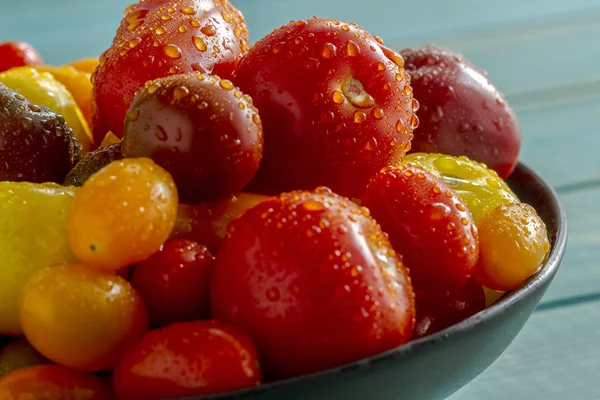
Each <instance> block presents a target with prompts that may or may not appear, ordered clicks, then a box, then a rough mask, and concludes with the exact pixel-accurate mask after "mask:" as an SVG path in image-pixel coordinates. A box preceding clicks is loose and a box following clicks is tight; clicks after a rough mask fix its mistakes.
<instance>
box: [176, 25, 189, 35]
mask: <svg viewBox="0 0 600 400" xmlns="http://www.w3.org/2000/svg"><path fill="white" fill-rule="evenodd" d="M177 30H178V31H179V32H180V33H185V32H186V31H187V28H186V27H185V25H181V26H180V27H179V28H178V29H177Z"/></svg>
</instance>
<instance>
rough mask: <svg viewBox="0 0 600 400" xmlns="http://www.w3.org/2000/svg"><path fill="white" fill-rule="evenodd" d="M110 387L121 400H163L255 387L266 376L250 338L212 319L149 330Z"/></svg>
mask: <svg viewBox="0 0 600 400" xmlns="http://www.w3.org/2000/svg"><path fill="white" fill-rule="evenodd" d="M112 382H113V389H114V391H115V393H116V395H117V398H119V399H121V400H159V399H164V398H178V397H185V396H201V395H206V394H216V393H222V392H229V391H234V390H238V389H243V388H248V387H253V386H257V385H259V384H260V383H262V375H261V371H260V368H259V366H258V354H257V352H256V349H255V346H254V344H253V343H252V341H251V340H250V338H249V337H248V336H246V335H245V334H243V333H242V332H240V331H238V330H237V329H235V328H232V327H230V326H227V325H225V324H223V323H221V322H218V321H215V320H210V321H194V322H183V323H176V324H173V325H170V326H168V327H166V328H161V329H157V330H154V331H150V332H149V333H147V334H146V336H144V337H143V338H142V340H141V341H140V342H138V343H137V344H136V345H134V346H133V347H131V348H130V349H129V351H127V353H125V355H124V356H123V358H122V359H121V361H120V362H119V364H118V365H117V366H116V368H115V371H114V374H113V380H112Z"/></svg>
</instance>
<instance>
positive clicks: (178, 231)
mask: <svg viewBox="0 0 600 400" xmlns="http://www.w3.org/2000/svg"><path fill="white" fill-rule="evenodd" d="M266 198H267V197H266V196H261V195H258V194H252V193H236V194H233V195H231V196H228V197H226V198H224V199H222V200H219V201H215V202H213V201H211V202H205V203H200V204H196V205H185V204H180V206H179V212H178V214H177V222H176V224H175V228H174V229H173V233H172V235H171V236H172V237H175V238H185V239H190V240H193V241H196V242H198V243H201V244H203V245H205V246H206V247H208V249H209V250H210V251H211V252H212V253H213V254H216V253H217V251H218V249H219V246H220V245H221V242H222V241H223V239H224V238H225V234H226V232H227V226H228V225H229V223H230V222H231V221H233V220H234V219H236V218H238V217H239V216H240V215H242V213H243V212H245V211H246V210H248V209H250V208H252V207H254V206H256V205H257V204H259V203H260V202H262V201H263V200H265V199H266Z"/></svg>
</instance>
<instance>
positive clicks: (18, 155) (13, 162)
mask: <svg viewBox="0 0 600 400" xmlns="http://www.w3.org/2000/svg"><path fill="white" fill-rule="evenodd" d="M80 158H81V142H79V139H77V137H76V136H75V134H74V133H73V130H72V129H71V128H69V126H68V125H67V124H66V122H65V120H64V118H63V117H62V116H61V115H59V114H56V113H55V112H53V111H51V110H50V109H48V108H46V107H41V106H38V105H36V104H33V103H31V102H29V101H28V100H27V99H25V97H23V96H22V95H20V94H19V93H17V92H15V91H14V90H11V89H9V88H8V87H6V86H4V85H3V84H2V83H0V159H1V160H2V162H0V180H2V181H27V182H36V183H42V182H57V183H59V182H62V180H63V179H64V177H65V175H66V174H67V173H68V172H69V170H70V169H71V168H73V166H74V165H75V164H76V163H77V161H79V159H80Z"/></svg>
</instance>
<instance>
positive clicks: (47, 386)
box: [0, 365, 115, 400]
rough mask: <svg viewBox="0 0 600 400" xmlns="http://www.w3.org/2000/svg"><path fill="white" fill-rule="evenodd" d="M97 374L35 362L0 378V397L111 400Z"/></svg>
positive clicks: (107, 390) (14, 399)
mask: <svg viewBox="0 0 600 400" xmlns="http://www.w3.org/2000/svg"><path fill="white" fill-rule="evenodd" d="M114 398H115V397H114V395H113V393H112V391H111V390H110V388H109V387H108V386H107V385H106V384H105V383H104V382H103V381H102V380H101V379H100V378H98V377H96V376H94V375H91V374H88V373H85V372H79V371H73V370H71V369H69V368H66V367H63V366H60V365H38V366H34V367H28V368H23V369H20V370H18V371H15V372H12V373H11V374H9V375H7V376H6V377H4V378H3V379H1V380H0V399H2V400H20V399H32V400H113V399H114Z"/></svg>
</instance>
